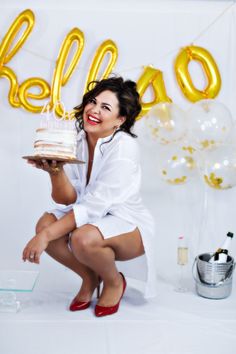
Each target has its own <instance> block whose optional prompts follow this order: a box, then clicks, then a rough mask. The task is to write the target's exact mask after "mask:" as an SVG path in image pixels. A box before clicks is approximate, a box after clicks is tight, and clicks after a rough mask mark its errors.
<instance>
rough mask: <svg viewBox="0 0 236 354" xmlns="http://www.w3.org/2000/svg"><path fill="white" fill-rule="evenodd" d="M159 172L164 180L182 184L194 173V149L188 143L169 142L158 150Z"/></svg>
mask: <svg viewBox="0 0 236 354" xmlns="http://www.w3.org/2000/svg"><path fill="white" fill-rule="evenodd" d="M158 169H159V173H160V175H161V177H162V179H164V180H165V181H166V182H168V183H169V184H173V185H179V184H184V183H186V182H188V181H190V180H191V179H192V178H193V177H194V175H195V174H196V171H197V169H196V161H195V151H194V149H192V148H191V147H189V146H188V145H186V146H185V145H178V144H170V145H167V146H163V147H162V149H161V150H160V158H159V163H158Z"/></svg>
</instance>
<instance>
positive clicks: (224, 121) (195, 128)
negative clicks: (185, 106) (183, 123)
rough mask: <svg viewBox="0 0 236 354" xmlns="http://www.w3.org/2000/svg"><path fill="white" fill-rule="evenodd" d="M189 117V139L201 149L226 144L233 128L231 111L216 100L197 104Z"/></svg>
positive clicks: (188, 114) (190, 111)
mask: <svg viewBox="0 0 236 354" xmlns="http://www.w3.org/2000/svg"><path fill="white" fill-rule="evenodd" d="M187 116H188V135H189V138H190V140H191V141H192V142H193V145H194V146H196V147H197V148H199V149H209V148H214V147H216V146H217V145H219V144H222V143H225V142H226V141H227V139H228V137H229V135H230V132H231V129H232V127H233V119H232V116H231V113H230V111H229V109H228V108H227V107H226V106H225V105H223V104H222V103H219V102H216V101H214V100H202V101H199V102H197V103H195V104H194V105H193V106H192V108H191V109H190V110H189V111H188V113H187Z"/></svg>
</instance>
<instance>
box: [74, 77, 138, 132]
mask: <svg viewBox="0 0 236 354" xmlns="http://www.w3.org/2000/svg"><path fill="white" fill-rule="evenodd" d="M94 85H95V86H94ZM91 87H92V88H91ZM106 90H108V91H111V92H114V93H115V95H116V97H117V99H118V102H119V116H123V117H125V118H126V119H125V121H124V123H123V124H121V126H120V127H119V129H118V130H116V132H115V133H114V134H113V137H114V135H115V134H116V133H118V132H119V131H124V132H126V133H128V134H130V135H131V136H132V137H135V138H136V137H137V136H136V135H135V134H134V133H132V132H131V130H130V129H131V127H132V126H133V125H134V123H135V118H136V117H137V116H138V115H139V113H140V111H141V104H140V98H139V94H138V92H137V89H136V83H135V82H134V81H131V80H126V81H124V79H123V78H122V77H110V78H108V79H103V80H101V81H92V82H90V83H89V85H88V92H87V93H85V95H84V96H83V99H82V103H81V104H80V105H79V106H76V107H74V110H75V118H76V128H77V130H78V131H80V130H82V129H83V128H84V123H83V113H84V108H85V106H86V105H87V104H88V103H89V102H90V101H91V99H93V98H95V97H96V96H98V95H99V94H100V93H101V92H103V91H106ZM113 137H112V138H113Z"/></svg>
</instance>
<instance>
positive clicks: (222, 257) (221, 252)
mask: <svg viewBox="0 0 236 354" xmlns="http://www.w3.org/2000/svg"><path fill="white" fill-rule="evenodd" d="M233 236H234V234H233V233H232V232H228V233H227V237H226V239H225V241H224V243H223V245H222V246H221V247H220V248H218V250H217V251H216V252H215V253H214V254H213V256H212V257H211V258H210V259H209V262H210V263H213V262H216V263H225V262H227V257H228V252H229V248H230V244H231V241H232V238H233Z"/></svg>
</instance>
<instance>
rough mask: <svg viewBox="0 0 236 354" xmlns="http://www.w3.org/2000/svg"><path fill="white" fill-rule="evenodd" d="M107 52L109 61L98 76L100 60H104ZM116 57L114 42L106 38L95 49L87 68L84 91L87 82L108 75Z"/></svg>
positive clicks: (116, 50) (116, 51)
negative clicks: (89, 65)
mask: <svg viewBox="0 0 236 354" xmlns="http://www.w3.org/2000/svg"><path fill="white" fill-rule="evenodd" d="M107 54H110V57H109V62H108V64H107V66H106V69H105V70H104V72H103V73H102V74H101V75H100V77H99V78H98V72H99V68H100V67H101V65H102V62H103V61H104V58H105V56H106V55H107ZM117 58H118V49H117V46H116V44H115V43H114V42H113V41H112V40H110V39H108V40H107V41H105V42H103V43H102V44H101V45H100V47H99V48H98V49H97V51H96V53H95V56H94V59H93V62H92V64H91V67H90V69H89V74H88V78H87V80H86V84H85V92H86V91H87V89H88V84H89V83H90V82H91V81H94V80H102V79H105V78H107V77H108V76H109V74H110V73H111V71H112V69H113V67H114V65H115V63H116V61H117Z"/></svg>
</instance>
